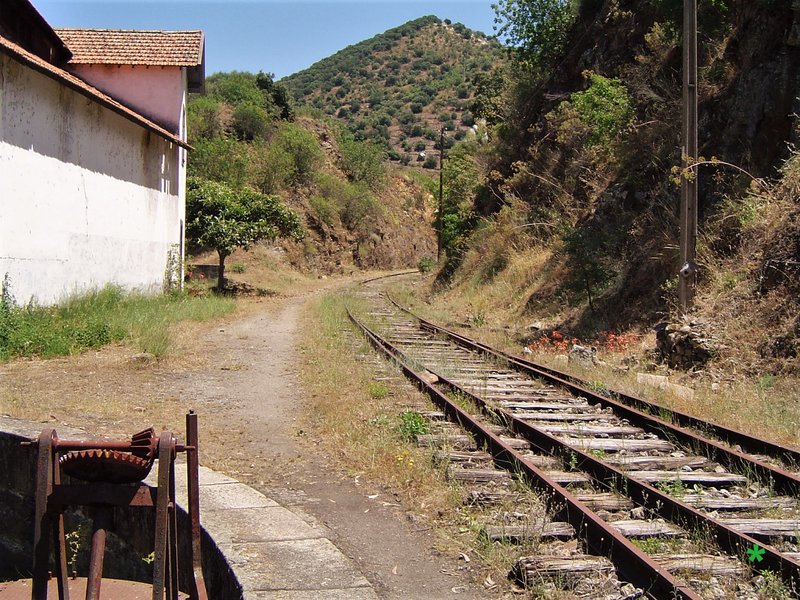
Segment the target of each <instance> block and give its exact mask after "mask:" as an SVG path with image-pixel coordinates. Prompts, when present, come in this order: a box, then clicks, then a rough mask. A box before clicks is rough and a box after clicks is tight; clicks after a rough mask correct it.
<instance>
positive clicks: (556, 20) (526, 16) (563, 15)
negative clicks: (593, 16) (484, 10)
mask: <svg viewBox="0 0 800 600" xmlns="http://www.w3.org/2000/svg"><path fill="white" fill-rule="evenodd" d="M577 4H578V3H577V2H576V1H575V0H500V1H499V2H497V4H492V8H493V9H494V12H495V19H494V22H495V24H496V25H495V29H496V30H497V36H498V37H501V38H505V41H506V43H507V44H508V45H509V46H511V47H512V48H514V49H515V50H516V51H517V53H518V56H519V58H522V59H523V60H526V61H531V62H533V63H534V64H537V65H541V64H542V63H544V62H546V61H548V60H550V59H552V58H553V57H555V56H557V55H558V54H559V52H561V50H562V49H563V47H564V45H565V44H566V42H567V35H568V33H569V29H570V27H572V24H573V23H574V22H575V17H576V15H577Z"/></svg>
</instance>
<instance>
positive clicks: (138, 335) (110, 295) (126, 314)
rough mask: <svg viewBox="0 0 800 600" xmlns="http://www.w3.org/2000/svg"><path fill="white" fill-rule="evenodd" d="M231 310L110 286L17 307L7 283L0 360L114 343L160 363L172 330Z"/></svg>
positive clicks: (209, 301)
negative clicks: (185, 322) (46, 304)
mask: <svg viewBox="0 0 800 600" xmlns="http://www.w3.org/2000/svg"><path fill="white" fill-rule="evenodd" d="M233 308H234V304H233V303H232V302H231V301H229V300H225V299H222V298H218V297H216V296H207V297H203V298H199V297H191V296H189V295H188V294H185V293H182V292H171V293H169V294H165V295H162V296H144V295H140V294H125V293H123V292H122V290H121V289H120V288H118V287H114V286H107V287H105V288H103V289H102V290H97V291H92V292H88V293H85V294H81V295H77V296H73V297H71V298H69V299H67V300H66V301H64V302H62V303H60V304H59V305H57V306H53V307H40V306H36V305H33V304H31V305H28V306H16V305H15V304H14V301H13V295H12V289H11V284H10V283H9V281H8V279H7V278H6V280H5V281H4V285H3V293H2V301H1V302H0V360H9V359H11V358H16V357H22V356H37V357H40V358H52V357H55V356H66V355H70V354H74V353H78V352H82V351H84V350H90V349H99V348H101V347H103V346H105V345H106V344H110V343H112V342H125V343H130V344H133V345H134V346H135V347H137V348H138V349H139V350H141V351H142V352H147V353H150V354H152V355H153V356H154V357H155V358H161V357H164V356H166V355H167V354H169V352H170V349H171V346H172V338H171V335H170V326H171V325H172V324H174V323H177V322H179V321H181V320H187V319H190V320H195V321H203V320H207V319H213V318H217V317H220V316H222V315H224V314H227V313H229V312H231V311H232V310H233Z"/></svg>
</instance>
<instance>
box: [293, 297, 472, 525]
mask: <svg viewBox="0 0 800 600" xmlns="http://www.w3.org/2000/svg"><path fill="white" fill-rule="evenodd" d="M312 311H313V314H314V319H312V320H310V321H309V322H308V323H307V324H306V326H305V328H304V329H305V330H304V332H303V343H302V348H303V350H302V352H303V354H304V360H303V363H304V364H303V367H302V371H301V376H302V379H303V381H304V383H305V385H306V386H307V389H308V390H309V393H310V396H311V398H312V399H313V411H312V413H311V416H310V417H309V420H310V422H309V423H308V427H309V429H310V430H312V431H314V432H315V433H316V434H317V435H318V436H319V438H320V440H321V442H320V443H321V445H322V446H324V447H325V449H326V450H327V451H328V452H329V453H330V455H332V456H334V457H336V458H337V459H338V461H339V462H340V463H342V464H343V465H345V466H346V468H347V469H348V470H350V471H352V472H354V473H358V474H362V475H364V476H365V477H367V478H369V479H371V480H373V481H376V482H379V483H381V484H384V485H388V486H390V487H391V488H392V489H393V490H395V491H398V492H399V493H401V494H402V495H403V497H404V498H405V500H406V501H407V502H409V503H410V505H411V506H412V507H413V508H414V509H415V510H419V511H421V512H428V511H430V510H431V508H432V507H439V508H442V507H452V505H453V503H454V502H457V501H458V498H457V496H458V491H457V490H455V489H454V488H453V487H451V486H450V485H449V483H448V482H447V481H446V480H445V478H444V474H443V472H442V471H441V469H438V468H436V467H434V466H433V461H432V460H431V453H430V451H428V450H425V449H420V448H418V447H416V446H415V445H414V444H412V443H411V442H410V441H407V440H404V439H403V436H402V434H401V431H400V427H399V426H400V420H399V416H400V415H401V414H402V412H403V410H404V408H405V406H407V405H409V404H419V403H420V402H421V401H424V400H422V399H421V398H420V397H419V395H418V393H417V392H416V391H415V390H413V389H412V388H410V387H408V388H406V387H405V386H403V389H399V390H396V389H394V386H391V387H390V386H389V385H388V384H385V385H381V384H382V383H383V382H381V381H378V380H376V379H375V374H374V372H373V370H372V369H371V368H370V366H369V365H367V364H364V363H362V362H359V361H358V360H357V359H356V357H355V356H354V354H353V352H352V349H351V348H350V347H349V342H348V339H347V338H346V337H345V336H344V330H345V329H346V328H348V327H349V326H350V325H349V322H348V321H347V317H346V314H345V312H344V310H343V303H342V297H340V296H325V297H323V298H321V299H320V300H318V301H317V302H315V303H314V306H313V307H312ZM360 351H361V352H364V353H371V352H372V350H371V349H369V348H367V347H363V348H362V349H361V350H360ZM398 377H401V376H398ZM431 408H432V407H431Z"/></svg>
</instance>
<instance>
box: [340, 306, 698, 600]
mask: <svg viewBox="0 0 800 600" xmlns="http://www.w3.org/2000/svg"><path fill="white" fill-rule="evenodd" d="M347 313H348V316H349V317H350V319H351V320H352V321H353V323H355V324H356V325H357V326H358V327H359V328H360V329H361V330H362V331H364V333H365V335H366V336H367V339H368V340H369V341H370V343H371V344H372V345H373V346H374V347H375V348H376V349H377V350H379V351H380V352H382V353H384V354H385V355H386V356H387V357H388V358H389V359H390V360H393V361H394V362H396V363H397V364H398V366H399V367H400V368H401V370H402V371H403V373H404V374H405V375H406V376H407V377H408V378H410V379H411V380H412V381H414V382H415V383H416V384H417V385H418V386H419V387H420V389H422V391H424V392H425V393H426V394H427V395H428V396H429V397H430V398H431V400H432V401H433V402H434V404H436V405H437V406H438V407H439V408H440V409H441V410H442V411H443V412H444V413H445V414H446V415H447V416H448V417H449V418H451V419H452V420H454V421H456V422H458V423H459V424H460V425H461V426H462V427H464V428H465V429H466V430H467V431H469V432H470V433H471V434H472V435H473V436H475V437H476V438H478V440H479V441H480V442H482V443H483V444H484V445H486V446H487V447H489V448H491V449H492V451H493V452H492V453H493V455H494V460H495V462H496V463H497V464H498V465H499V466H505V467H506V468H509V469H510V470H512V471H514V472H517V473H520V474H522V475H523V476H524V477H525V478H526V479H527V480H528V481H529V483H530V484H531V485H532V486H533V487H535V488H537V489H538V490H540V491H541V492H543V494H542V495H543V497H544V498H545V499H546V500H545V501H546V502H547V504H548V507H549V508H552V509H555V510H556V514H557V516H559V517H561V518H563V519H564V520H565V521H566V522H568V523H570V524H571V525H572V526H573V527H574V528H575V530H576V531H578V532H581V533H582V535H583V537H584V538H585V539H586V541H587V545H588V547H589V549H590V550H591V551H593V552H594V553H596V554H597V555H601V556H606V557H608V558H609V559H610V560H611V562H612V564H614V567H615V568H616V569H617V572H618V574H619V575H620V576H621V577H622V578H624V579H626V580H627V581H629V582H631V583H633V584H634V585H637V586H639V587H641V588H642V589H645V590H646V591H647V593H648V594H651V595H653V596H654V597H656V598H677V599H686V600H689V599H699V598H700V596H698V595H697V594H696V593H695V592H694V591H693V590H691V589H690V588H689V587H687V586H686V585H685V584H684V583H683V582H681V581H680V580H678V579H676V578H674V577H673V576H672V575H671V574H670V573H669V572H667V571H666V569H664V568H663V567H661V566H660V565H658V564H657V563H656V562H654V561H653V560H652V559H651V558H650V557H649V556H648V555H647V554H645V553H644V552H642V551H641V550H640V549H639V548H638V547H637V546H636V545H634V544H632V543H631V542H630V541H629V540H628V539H627V538H625V537H624V536H623V535H622V534H621V533H620V532H618V531H617V530H615V529H614V528H613V527H611V526H610V525H609V524H607V523H606V522H605V521H603V520H602V519H601V518H600V517H599V516H597V514H595V513H594V511H592V510H591V509H589V508H588V507H587V506H586V505H585V504H583V503H582V502H581V501H579V500H578V499H577V498H576V497H575V496H574V495H573V494H571V493H570V492H569V491H568V490H566V489H565V488H564V487H562V486H561V485H559V484H558V483H556V482H555V481H553V480H552V479H551V478H550V477H549V476H548V475H547V474H546V473H544V472H543V471H541V470H540V469H538V468H537V467H535V466H534V465H531V464H529V463H527V462H526V461H525V460H523V459H522V457H521V456H520V455H519V454H518V453H517V452H516V451H515V450H513V449H512V448H511V447H510V446H508V445H507V444H506V443H505V442H503V440H502V439H501V438H500V437H499V436H498V435H496V434H494V433H492V432H491V431H490V430H489V429H487V428H486V427H485V426H484V425H482V424H481V423H480V422H479V421H478V420H476V419H474V418H473V417H472V416H471V415H469V414H468V413H467V412H465V411H464V410H463V409H461V408H460V407H459V406H457V405H456V404H455V403H454V402H452V401H451V400H450V399H449V398H447V396H445V395H444V394H443V393H442V392H440V391H439V390H437V389H436V388H435V387H434V386H433V385H431V384H430V383H428V382H427V381H426V380H425V379H424V378H423V377H422V376H421V375H420V374H419V373H417V372H416V371H414V370H413V369H412V368H411V367H410V366H408V364H407V363H408V361H407V359H406V357H405V355H404V353H403V352H402V351H400V350H399V349H398V348H396V347H395V346H394V345H392V344H391V343H389V342H388V341H386V340H384V339H383V338H381V337H380V336H378V335H377V334H375V333H374V332H373V331H372V330H370V329H369V328H368V327H367V326H366V325H365V324H364V323H362V322H361V321H360V320H359V319H358V318H357V317H355V315H353V313H352V312H351V311H350V309H349V308H348V309H347ZM450 385H452V384H450Z"/></svg>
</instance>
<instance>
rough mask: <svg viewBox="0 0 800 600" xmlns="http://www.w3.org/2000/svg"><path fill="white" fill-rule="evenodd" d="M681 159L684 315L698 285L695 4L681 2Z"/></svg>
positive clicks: (688, 0)
mask: <svg viewBox="0 0 800 600" xmlns="http://www.w3.org/2000/svg"><path fill="white" fill-rule="evenodd" d="M682 154H683V156H682V157H681V166H682V173H683V175H682V176H681V270H680V283H679V286H678V296H679V300H680V304H681V310H682V311H683V312H684V313H686V312H687V311H688V310H689V309H690V308H691V306H692V302H693V300H694V291H695V285H696V283H697V264H696V262H695V258H696V247H697V175H698V174H697V171H696V170H692V171H691V172H690V171H689V167H690V166H691V165H692V164H694V163H695V162H697V0H683V153H682Z"/></svg>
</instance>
